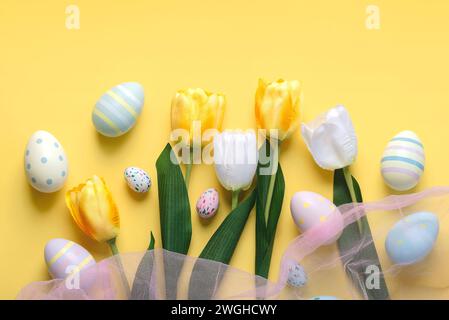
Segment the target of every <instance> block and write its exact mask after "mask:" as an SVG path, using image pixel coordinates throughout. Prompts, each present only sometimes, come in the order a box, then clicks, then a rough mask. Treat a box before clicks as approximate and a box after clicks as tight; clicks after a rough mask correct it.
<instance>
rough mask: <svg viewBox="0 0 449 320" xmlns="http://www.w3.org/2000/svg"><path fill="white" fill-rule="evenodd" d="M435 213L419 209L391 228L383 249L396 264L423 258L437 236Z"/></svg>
mask: <svg viewBox="0 0 449 320" xmlns="http://www.w3.org/2000/svg"><path fill="white" fill-rule="evenodd" d="M438 230H439V222H438V218H437V216H436V215H434V214H433V213H431V212H427V211H421V212H417V213H413V214H410V215H408V216H406V217H404V218H402V219H401V220H399V221H398V222H396V224H395V225H394V226H393V227H392V228H391V230H390V231H389V232H388V234H387V237H386V239H385V249H386V251H387V254H388V256H389V257H390V259H391V260H392V261H393V262H394V263H396V264H413V263H416V262H419V261H421V260H423V259H424V258H425V257H426V256H427V255H428V254H429V253H430V252H431V251H432V248H433V246H434V244H435V241H436V239H437V237H438Z"/></svg>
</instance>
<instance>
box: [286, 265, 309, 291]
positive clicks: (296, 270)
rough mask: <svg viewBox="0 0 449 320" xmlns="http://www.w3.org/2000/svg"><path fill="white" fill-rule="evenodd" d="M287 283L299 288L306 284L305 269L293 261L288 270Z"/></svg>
mask: <svg viewBox="0 0 449 320" xmlns="http://www.w3.org/2000/svg"><path fill="white" fill-rule="evenodd" d="M287 283H288V284H289V285H291V286H292V287H295V288H300V287H303V286H305V285H306V284H307V274H306V271H305V270H304V268H303V267H302V266H301V265H300V264H299V263H295V264H294V265H292V266H291V267H290V269H289V270H288V279H287Z"/></svg>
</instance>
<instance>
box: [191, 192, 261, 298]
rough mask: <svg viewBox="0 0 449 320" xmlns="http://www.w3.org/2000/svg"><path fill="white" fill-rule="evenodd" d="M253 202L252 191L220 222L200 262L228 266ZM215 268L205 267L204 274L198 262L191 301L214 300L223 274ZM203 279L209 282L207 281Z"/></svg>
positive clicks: (218, 268) (222, 268) (192, 274)
mask: <svg viewBox="0 0 449 320" xmlns="http://www.w3.org/2000/svg"><path fill="white" fill-rule="evenodd" d="M255 202H256V190H253V191H252V192H251V194H250V195H249V196H248V197H247V198H246V199H245V200H243V201H242V202H241V203H240V204H239V205H238V206H237V207H236V208H235V209H234V210H232V211H231V212H230V213H229V215H228V216H227V217H226V218H225V219H224V220H223V222H222V223H221V225H220V226H219V227H218V229H217V231H215V233H214V234H213V235H212V237H211V238H210V239H209V241H208V242H207V244H206V246H205V247H204V249H203V251H202V252H201V254H200V256H199V258H202V259H208V260H214V261H218V262H222V263H224V264H225V265H227V264H229V263H230V261H231V258H232V255H233V254H234V251H235V248H236V247H237V243H238V241H239V239H240V236H241V234H242V232H243V229H244V228H245V225H246V222H247V220H248V217H249V214H250V213H251V210H252V209H253V207H254V203H255ZM215 266H216V267H217V269H216V270H214V272H213V271H212V270H210V267H211V266H210V265H208V268H209V269H208V270H207V271H208V272H203V270H202V264H201V263H198V262H197V263H195V266H194V268H193V270H192V273H191V276H190V285H189V298H190V299H194V300H203V299H210V298H212V297H213V295H214V291H215V290H216V288H217V287H218V285H216V284H218V283H220V282H221V279H222V277H223V276H224V273H225V271H226V267H225V266H224V265H218V264H217V265H215ZM206 276H208V277H209V278H208V279H206V278H205V277H206ZM198 284H201V290H198ZM192 286H194V287H195V288H196V290H192V288H193V287H192Z"/></svg>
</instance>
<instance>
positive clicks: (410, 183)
mask: <svg viewBox="0 0 449 320" xmlns="http://www.w3.org/2000/svg"><path fill="white" fill-rule="evenodd" d="M424 164H425V155H424V147H423V144H422V142H421V140H420V139H419V137H418V136H417V135H416V134H415V133H414V132H412V131H402V132H400V133H398V134H397V135H395V136H394V137H393V139H391V140H390V142H388V144H387V146H386V148H385V151H384V153H383V156H382V160H381V173H382V177H383V179H384V181H385V183H386V184H387V185H388V186H389V187H390V188H392V189H393V190H396V191H406V190H410V189H411V188H413V187H414V186H416V185H417V183H418V181H419V179H420V178H421V175H422V174H423V172H424Z"/></svg>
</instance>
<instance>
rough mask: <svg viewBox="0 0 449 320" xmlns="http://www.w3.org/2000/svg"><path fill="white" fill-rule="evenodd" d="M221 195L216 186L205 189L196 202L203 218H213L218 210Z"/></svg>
mask: <svg viewBox="0 0 449 320" xmlns="http://www.w3.org/2000/svg"><path fill="white" fill-rule="evenodd" d="M218 205H219V195H218V191H217V190H216V189H214V188H210V189H207V190H206V191H204V192H203V193H202V194H201V196H200V197H199V198H198V201H197V202H196V212H197V213H198V215H199V216H200V217H201V218H204V219H209V218H212V217H213V216H214V215H215V214H216V213H217V211H218Z"/></svg>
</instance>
